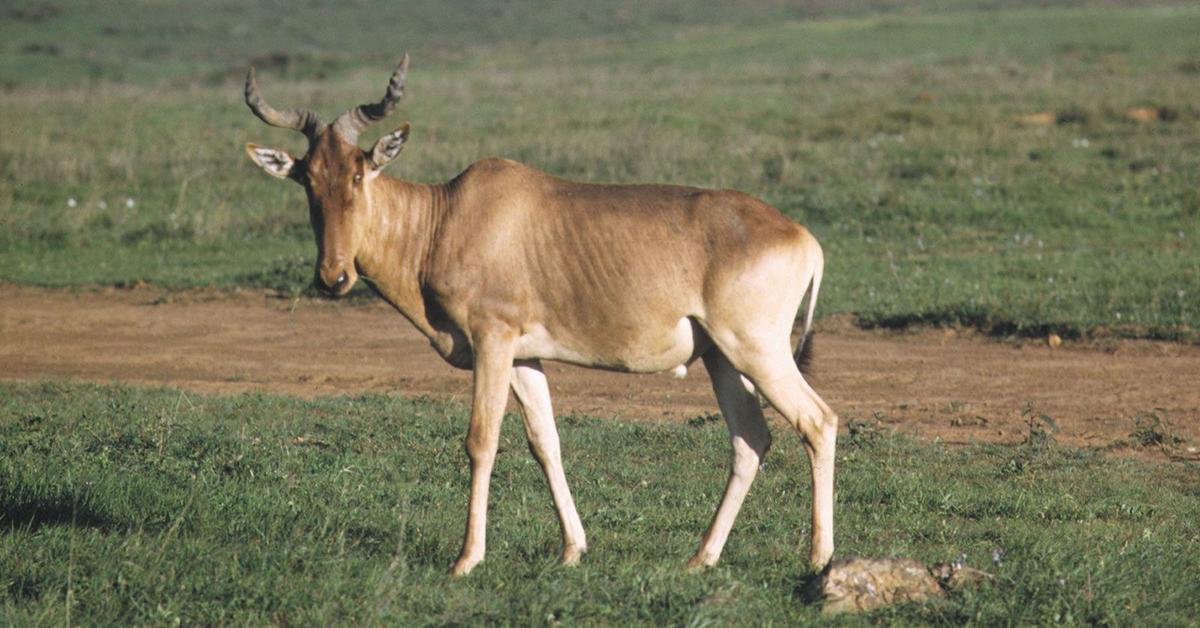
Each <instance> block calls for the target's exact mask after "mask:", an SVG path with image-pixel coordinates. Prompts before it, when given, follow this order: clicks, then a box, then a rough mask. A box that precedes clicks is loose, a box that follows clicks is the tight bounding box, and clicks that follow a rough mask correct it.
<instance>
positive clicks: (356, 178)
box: [354, 174, 362, 183]
mask: <svg viewBox="0 0 1200 628" xmlns="http://www.w3.org/2000/svg"><path fill="white" fill-rule="evenodd" d="M354 182H355V183H362V175H361V174H355V175H354Z"/></svg>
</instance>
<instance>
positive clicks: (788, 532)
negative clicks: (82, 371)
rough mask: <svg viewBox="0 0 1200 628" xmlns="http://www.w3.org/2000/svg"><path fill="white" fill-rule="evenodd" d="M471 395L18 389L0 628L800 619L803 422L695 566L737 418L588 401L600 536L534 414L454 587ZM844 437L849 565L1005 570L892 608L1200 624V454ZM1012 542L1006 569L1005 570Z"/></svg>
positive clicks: (589, 504) (920, 615)
mask: <svg viewBox="0 0 1200 628" xmlns="http://www.w3.org/2000/svg"><path fill="white" fill-rule="evenodd" d="M465 421H466V417H465V416H464V415H463V410H462V409H460V408H459V407H457V406H452V405H446V404H441V403H435V402H431V401H428V400H413V401H405V400H401V399H399V398H396V397H382V396H362V397H354V398H338V399H324V400H319V401H313V402H302V401H297V400H295V399H291V398H282V397H270V396H261V395H243V396H236V397H206V396H199V395H194V394H186V393H182V392H179V391H175V390H137V389H129V388H104V387H93V386H69V385H54V384H47V385H2V386H0V478H2V479H3V481H2V482H0V504H2V505H3V508H4V511H3V512H0V525H3V526H4V527H3V529H2V530H0V586H2V587H3V589H4V591H5V595H4V596H3V598H0V623H3V624H6V625H43V624H63V623H70V622H79V623H87V624H147V623H149V624H169V623H175V622H182V623H184V624H193V625H194V624H230V623H236V624H257V625H261V624H265V623H277V624H304V625H314V624H319V625H329V624H331V623H339V624H351V623H364V624H367V625H374V624H386V625H397V624H399V625H424V624H448V623H471V624H479V623H496V624H501V623H503V624H554V623H558V622H562V623H566V624H571V625H578V624H584V625H612V624H617V623H621V624H634V625H663V624H675V625H683V624H687V625H713V624H716V625H720V624H733V623H737V624H744V623H745V622H746V621H747V620H750V622H751V623H754V624H759V625H764V624H780V625H797V624H804V625H806V624H813V623H818V622H819V621H820V616H819V614H818V611H819V607H816V606H811V605H806V604H803V603H801V602H800V600H798V599H797V597H796V590H797V588H798V587H800V586H802V585H803V583H804V581H805V577H806V576H805V574H808V573H809V572H808V569H807V567H806V566H805V565H804V558H803V556H804V553H805V551H804V544H805V542H806V541H805V540H804V539H805V538H806V535H807V533H806V530H805V527H806V524H805V523H804V522H805V521H807V515H806V510H805V509H806V503H807V499H808V498H807V486H808V480H807V477H808V471H807V463H806V462H805V460H804V454H803V449H802V447H801V446H800V443H799V441H798V438H797V437H796V436H794V435H793V434H792V433H791V431H790V430H785V429H779V427H778V426H777V427H776V430H775V432H776V434H777V436H778V439H777V443H776V447H775V448H774V449H773V451H772V453H771V455H770V457H768V459H767V465H766V468H765V472H764V473H762V474H760V476H759V481H758V483H756V485H755V488H754V490H753V491H752V492H751V494H750V497H749V498H748V500H747V502H746V506H745V509H744V510H743V512H742V516H741V517H740V519H739V521H738V525H737V526H736V527H735V529H734V533H733V536H732V538H731V540H730V543H729V546H728V547H727V548H726V551H725V555H724V557H723V562H722V563H721V565H720V566H719V567H718V568H716V569H713V570H710V571H707V572H704V573H701V574H690V573H688V572H686V570H685V569H684V562H685V561H686V560H687V558H688V557H690V555H691V553H692V552H693V551H694V550H695V546H696V543H698V541H699V537H700V534H701V533H702V532H703V529H704V527H705V525H707V523H708V519H709V517H710V516H711V513H712V509H713V508H714V507H715V504H716V501H717V499H718V498H719V495H720V491H721V489H722V487H723V482H724V476H725V467H726V460H727V456H728V449H727V444H726V443H727V436H726V433H725V428H724V426H723V425H722V423H721V422H720V421H712V420H705V419H703V418H697V419H695V420H693V421H690V422H689V423H688V424H682V425H649V424H631V423H620V422H613V421H604V420H600V419H595V418H589V417H564V418H563V419H562V420H561V421H560V424H561V430H562V437H563V446H564V452H565V459H566V461H567V470H568V478H569V480H570V481H571V483H572V489H573V492H574V493H575V495H576V500H577V502H578V504H579V508H580V514H581V516H582V517H583V520H584V524H585V526H586V527H587V530H588V533H589V542H590V545H591V548H592V549H591V551H590V552H589V553H588V555H587V556H585V558H584V561H583V563H582V565H581V566H579V567H578V568H563V567H560V566H558V565H557V564H556V557H557V555H558V551H559V543H560V536H559V532H558V523H557V519H556V518H555V515H554V513H553V510H552V509H551V506H550V499H549V495H548V491H547V490H546V488H545V482H544V480H543V479H542V476H541V470H540V468H539V467H538V466H537V464H536V463H534V462H533V460H532V457H531V456H530V455H529V453H528V451H527V450H526V446H525V437H524V434H523V433H522V432H521V428H520V420H519V419H518V418H517V417H508V420H507V421H506V425H505V430H504V434H503V436H502V440H501V454H500V458H499V461H498V463H497V468H496V471H495V473H494V478H493V491H492V492H493V496H492V509H491V510H492V518H491V526H490V537H489V554H488V559H487V561H486V562H484V563H483V565H482V566H481V567H480V568H479V569H477V570H476V571H475V572H474V573H472V574H471V576H470V577H468V578H466V579H451V578H450V577H449V576H448V575H446V568H447V565H448V564H449V561H450V560H451V559H452V558H453V557H454V556H456V553H457V550H458V548H459V543H460V542H461V536H460V535H461V531H462V523H463V513H464V512H465V505H466V487H467V481H466V480H467V475H468V469H467V464H466V457H465V456H464V455H463V453H462V448H461V437H462V432H463V429H464V428H463V426H464V424H465ZM841 445H842V446H841V448H840V450H839V456H838V457H839V460H838V462H839V465H840V467H839V471H840V473H841V475H840V479H839V481H838V517H839V519H838V525H839V536H838V541H839V544H840V545H839V550H838V551H839V554H840V555H841V556H894V555H898V556H911V557H915V558H918V559H920V560H924V561H928V562H935V561H950V560H954V559H955V558H958V557H959V556H960V555H962V556H965V558H966V561H967V563H968V564H971V565H975V566H977V567H981V568H985V569H987V570H989V571H992V572H994V573H995V574H996V576H997V577H998V582H997V584H996V585H994V586H991V587H986V588H983V589H979V590H976V591H968V592H965V593H960V594H954V595H952V596H951V597H950V598H948V600H947V601H946V602H944V603H940V604H934V605H927V606H923V607H898V608H894V609H889V610H886V611H881V612H880V613H877V614H876V615H874V616H873V617H874V620H875V621H881V622H885V623H894V622H901V623H962V622H972V623H977V624H983V625H996V624H1009V625H1028V624H1048V623H1059V622H1062V623H1069V624H1076V623H1078V624H1085V623H1086V624H1093V623H1104V624H1111V625H1129V624H1130V623H1138V622H1141V621H1148V620H1149V621H1152V622H1153V623H1155V624H1157V625H1184V624H1188V623H1190V622H1192V621H1194V620H1195V617H1196V614H1197V613H1198V612H1200V579H1197V578H1196V577H1195V576H1196V574H1197V573H1200V558H1198V557H1200V532H1198V531H1197V528H1196V525H1195V522H1196V521H1197V520H1198V519H1200V494H1198V493H1197V486H1200V483H1198V482H1197V480H1198V479H1200V475H1198V474H1197V468H1196V467H1195V466H1191V467H1185V466H1170V467H1164V466H1161V465H1153V466H1151V465H1145V464H1142V463H1138V462H1134V461H1126V460H1111V459H1104V458H1102V457H1101V456H1099V455H1098V454H1094V453H1083V452H1079V451H1075V450H1068V449H1063V448H1059V447H1056V446H1054V445H1053V444H1052V443H1046V442H1041V441H1038V440H1037V439H1034V440H1032V441H1031V442H1030V443H1029V444H1027V445H1026V446H1023V447H1018V448H1012V447H987V446H972V447H965V448H946V447H943V446H939V445H936V444H935V445H918V444H916V443H914V442H912V441H909V440H906V439H904V438H899V437H895V436H887V435H884V434H882V433H880V432H878V431H874V430H872V429H871V428H870V426H869V425H859V426H857V427H856V428H855V429H854V430H852V431H851V433H850V435H849V436H848V437H846V438H843V439H842V444H841ZM996 550H999V552H1000V553H1001V555H1000V562H999V564H996V563H994V562H993V560H992V556H993V553H994V552H995V551H996Z"/></svg>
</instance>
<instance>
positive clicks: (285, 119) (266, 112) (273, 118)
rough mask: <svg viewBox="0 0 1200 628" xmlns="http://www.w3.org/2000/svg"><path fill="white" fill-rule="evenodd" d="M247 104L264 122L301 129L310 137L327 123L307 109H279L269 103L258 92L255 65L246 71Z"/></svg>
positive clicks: (315, 134)
mask: <svg viewBox="0 0 1200 628" xmlns="http://www.w3.org/2000/svg"><path fill="white" fill-rule="evenodd" d="M246 105H247V106H248V107H250V111H253V112H254V115H256V116H258V117H259V119H261V120H262V121H263V122H266V123H267V124H269V125H271V126H277V127H281V128H284V129H293V130H296V131H300V132H301V133H303V134H304V135H306V136H308V138H309V139H312V138H314V137H316V136H317V135H320V134H321V131H324V130H325V123H323V122H321V120H320V118H318V117H317V114H315V113H313V112H311V111H309V110H307V109H292V110H288V111H279V110H277V109H275V108H273V107H271V105H268V104H267V101H265V100H263V97H262V95H261V94H259V93H258V81H257V80H255V78H254V66H250V71H249V72H247V73H246Z"/></svg>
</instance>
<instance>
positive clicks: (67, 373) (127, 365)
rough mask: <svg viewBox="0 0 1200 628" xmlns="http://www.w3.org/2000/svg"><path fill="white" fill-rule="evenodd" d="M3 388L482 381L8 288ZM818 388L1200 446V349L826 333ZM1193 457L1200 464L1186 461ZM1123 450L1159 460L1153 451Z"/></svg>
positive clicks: (371, 328)
mask: <svg viewBox="0 0 1200 628" xmlns="http://www.w3.org/2000/svg"><path fill="white" fill-rule="evenodd" d="M0 287H3V288H4V296H3V297H2V298H0V338H2V339H3V340H2V341H0V380H5V381H40V380H78V381H95V382H127V383H133V384H148V385H163V386H173V387H178V388H181V389H185V390H194V391H201V392H206V393H238V392H246V391H264V392H273V393H284V394H291V395H299V396H303V397H313V396H319V395H339V394H352V393H359V392H366V391H370V392H390V393H398V394H402V395H406V396H416V395H431V396H436V397H442V398H453V399H456V400H459V401H466V400H467V399H468V398H469V395H470V388H471V379H470V373H469V372H466V371H458V370H455V369H453V368H451V367H449V366H447V365H446V364H444V363H443V362H442V361H441V359H440V358H438V357H437V355H436V354H435V353H434V352H433V350H432V349H430V347H429V346H428V343H427V342H426V341H425V339H424V338H423V337H421V336H420V335H419V334H418V333H417V332H416V331H415V330H414V329H413V328H412V327H411V326H410V325H409V324H408V322H407V321H405V320H404V318H403V317H401V316H400V315H399V314H397V313H395V312H394V311H393V310H391V309H390V308H389V307H388V306H387V305H385V304H383V303H381V302H377V301H359V302H327V301H319V300H301V301H298V302H292V301H289V300H286V299H280V298H277V297H275V296H273V295H271V294H265V293H251V292H233V293H229V292H213V293H205V292H187V293H168V292H165V291H163V290H159V289H156V288H152V287H139V288H136V289H131V290H118V289H109V290H100V291H96V290H88V291H75V292H67V291H53V290H43V289H36V288H28V287H21V286H11V285H10V286H0ZM817 330H818V335H817V354H816V357H817V361H816V368H817V377H816V378H815V381H814V387H815V388H816V389H817V390H818V392H820V393H821V395H822V396H823V397H824V398H825V400H826V401H827V402H829V404H830V405H831V406H832V407H833V408H834V409H835V410H837V411H838V413H839V414H840V415H841V417H842V422H843V425H845V424H846V423H848V422H849V421H850V420H858V421H862V420H872V421H876V422H877V423H878V425H879V426H880V427H882V428H883V429H891V430H900V431H904V432H908V433H912V434H915V435H917V436H919V437H922V438H930V439H933V438H937V439H941V440H943V441H945V442H948V443H967V442H970V441H973V440H974V441H986V442H1003V443H1019V442H1021V441H1022V440H1023V439H1024V438H1025V437H1026V435H1027V434H1028V426H1027V424H1026V421H1025V419H1024V418H1023V417H1022V410H1023V409H1024V408H1025V407H1026V404H1027V402H1032V403H1033V406H1034V408H1035V410H1036V412H1037V413H1039V414H1047V415H1049V416H1051V417H1053V418H1054V420H1055V421H1056V422H1057V425H1058V427H1059V430H1060V431H1059V433H1058V434H1057V440H1058V441H1059V442H1061V443H1067V444H1071V445H1076V446H1082V447H1106V448H1107V447H1111V446H1113V445H1114V444H1118V443H1124V442H1128V441H1129V437H1130V434H1131V432H1133V431H1134V427H1135V426H1134V422H1133V417H1134V416H1135V415H1138V414H1140V413H1148V412H1151V411H1155V409H1161V410H1159V412H1160V414H1162V415H1164V416H1165V417H1166V418H1167V419H1168V421H1169V423H1168V424H1167V429H1168V430H1169V431H1170V432H1171V433H1173V434H1175V435H1177V436H1179V437H1182V438H1183V439H1185V443H1184V445H1183V446H1182V447H1180V448H1177V452H1182V453H1183V454H1184V455H1185V457H1187V456H1195V449H1194V448H1195V446H1196V445H1197V444H1198V443H1200V385H1197V384H1198V383H1200V347H1196V346H1189V345H1180V344H1171V343H1162V342H1125V341H1122V342H1112V343H1109V344H1107V345H1105V346H1098V345H1089V346H1080V345H1071V344H1067V345H1064V346H1062V347H1059V348H1051V347H1049V346H1047V344H1046V343H1036V342H998V341H996V340H993V339H988V338H982V337H979V336H977V335H974V334H971V333H967V332H962V331H953V330H926V331H920V332H911V333H907V332H906V333H890V332H866V331H862V330H858V329H855V328H854V327H853V326H851V325H848V324H846V323H845V322H840V321H837V320H830V319H826V320H822V321H819V322H818V325H817ZM547 375H548V376H549V378H550V383H551V387H552V391H553V393H554V400H555V404H556V412H557V413H559V414H560V415H561V414H565V413H584V414H591V415H599V416H617V417H621V418H625V419H632V420H653V421H663V420H666V421H682V420H687V419H689V418H694V417H697V416H704V415H706V414H709V413H713V412H716V404H715V402H714V400H713V397H712V393H711V391H710V389H709V385H708V378H707V375H706V374H705V373H704V368H703V366H702V365H701V364H699V363H698V362H697V363H696V364H695V365H693V367H692V368H691V372H690V373H689V375H688V377H687V378H686V379H683V380H677V379H675V378H673V377H672V376H671V375H669V374H660V375H627V374H618V373H607V372H601V371H592V370H587V369H581V368H576V367H571V366H565V365H558V364H548V365H547ZM1189 446H1190V447H1192V448H1193V449H1192V450H1191V452H1189V451H1188V447H1189ZM1114 451H1118V452H1124V453H1134V454H1136V455H1152V456H1159V457H1161V456H1160V455H1159V454H1157V453H1156V451H1157V450H1153V451H1147V450H1146V449H1141V450H1138V449H1135V448H1128V447H1123V448H1117V449H1114Z"/></svg>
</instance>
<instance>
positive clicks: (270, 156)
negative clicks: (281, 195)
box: [254, 148, 295, 177]
mask: <svg viewBox="0 0 1200 628" xmlns="http://www.w3.org/2000/svg"><path fill="white" fill-rule="evenodd" d="M254 155H255V157H257V159H256V161H257V162H258V165H260V166H262V167H263V170H266V171H267V172H268V173H270V174H272V175H275V176H277V177H286V176H287V175H288V173H289V172H291V171H292V165H293V164H294V163H295V162H294V161H292V157H291V155H288V154H287V153H285V152H283V151H281V150H275V149H274V148H256V149H254Z"/></svg>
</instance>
